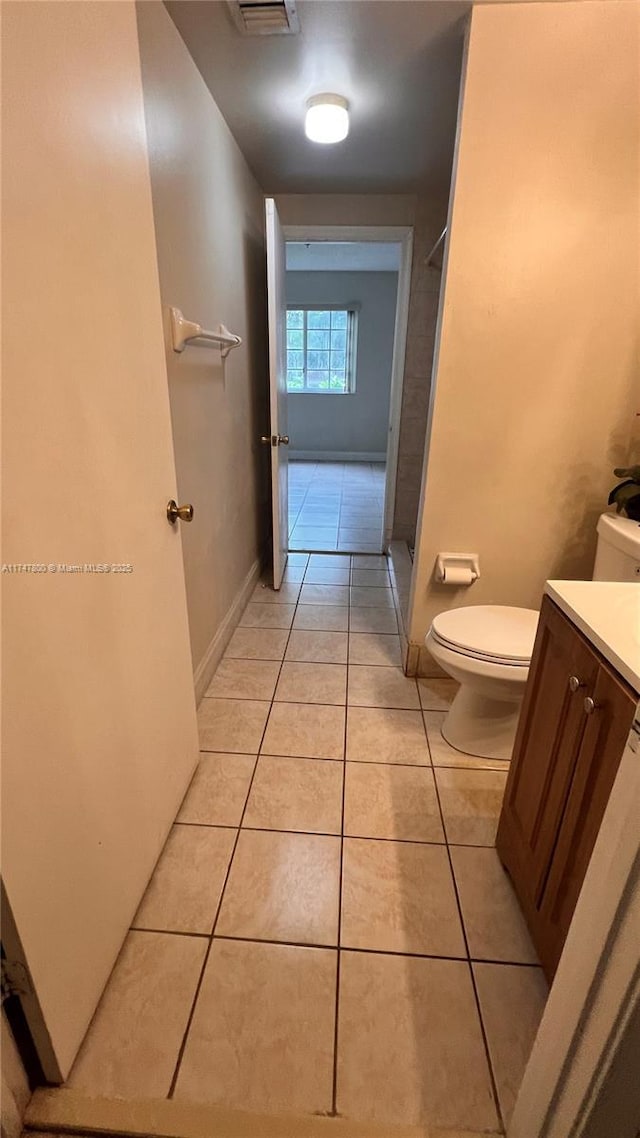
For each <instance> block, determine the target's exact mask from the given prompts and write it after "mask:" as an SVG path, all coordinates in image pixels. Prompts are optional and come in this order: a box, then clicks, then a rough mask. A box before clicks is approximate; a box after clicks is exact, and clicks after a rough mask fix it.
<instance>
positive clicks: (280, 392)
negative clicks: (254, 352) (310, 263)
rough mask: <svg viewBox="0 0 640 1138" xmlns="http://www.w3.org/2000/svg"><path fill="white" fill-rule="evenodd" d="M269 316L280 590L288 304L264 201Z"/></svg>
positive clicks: (271, 215)
mask: <svg viewBox="0 0 640 1138" xmlns="http://www.w3.org/2000/svg"><path fill="white" fill-rule="evenodd" d="M265 208H266V222H267V294H268V314H269V403H270V412H271V509H272V514H273V587H274V589H279V588H280V585H281V584H282V574H283V573H284V568H285V565H286V563H287V555H288V551H289V479H288V465H289V458H288V454H287V446H288V445H289V436H288V434H287V302H286V297H285V271H286V259H285V247H284V236H283V233H282V227H281V225H280V219H279V217H278V211H277V209H276V203H275V202H274V200H273V198H267V199H266V202H265Z"/></svg>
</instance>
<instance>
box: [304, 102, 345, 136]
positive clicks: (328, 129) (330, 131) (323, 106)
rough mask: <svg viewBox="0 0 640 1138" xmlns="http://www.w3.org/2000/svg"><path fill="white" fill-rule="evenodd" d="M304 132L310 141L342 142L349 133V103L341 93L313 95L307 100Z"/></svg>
mask: <svg viewBox="0 0 640 1138" xmlns="http://www.w3.org/2000/svg"><path fill="white" fill-rule="evenodd" d="M304 132H305V134H306V136H307V138H309V139H311V141H312V142H322V143H325V144H326V143H331V142H342V140H343V139H344V138H346V137H347V135H348V133H349V104H348V102H347V100H346V99H343V98H342V96H341V95H314V96H313V98H311V99H308V100H307V114H306V117H305V120H304Z"/></svg>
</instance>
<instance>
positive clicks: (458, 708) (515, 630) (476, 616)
mask: <svg viewBox="0 0 640 1138" xmlns="http://www.w3.org/2000/svg"><path fill="white" fill-rule="evenodd" d="M538 615H539V614H538V612H537V611H536V609H521V608H511V607H509V606H508V605H474V606H472V607H470V608H458V609H449V611H448V612H441V613H440V614H439V615H438V616H436V617H434V620H433V623H432V625H431V628H430V629H429V632H428V635H427V639H426V645H427V648H428V649H429V651H430V653H431V655H432V656H433V658H434V660H435V661H436V663H438V664H439V665H440V667H441V668H443V669H444V671H445V672H447V673H448V674H449V675H450V676H452V677H453V679H454V680H457V681H458V683H459V684H460V690H459V691H458V693H457V695H456V696H455V699H454V701H453V703H452V704H451V708H450V710H449V713H448V715H447V717H446V719H445V721H444V723H443V724H442V734H443V736H444V738H445V739H446V740H447V742H448V743H451V746H452V747H455V748H456V749H457V750H458V751H466V752H467V754H471V755H481V756H482V757H483V758H485V759H510V758H511V752H512V750H513V742H514V739H515V734H516V727H517V725H518V715H519V712H520V704H521V703H522V696H523V694H524V686H525V684H526V682H527V676H528V675H529V664H530V663H531V653H532V652H533V642H534V640H535V636H536V628H537V625H538Z"/></svg>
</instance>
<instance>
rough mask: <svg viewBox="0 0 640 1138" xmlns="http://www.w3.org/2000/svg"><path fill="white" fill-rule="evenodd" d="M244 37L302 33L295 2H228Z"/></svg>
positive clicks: (240, 0) (278, 0) (251, 0)
mask: <svg viewBox="0 0 640 1138" xmlns="http://www.w3.org/2000/svg"><path fill="white" fill-rule="evenodd" d="M227 2H228V4H229V9H230V11H231V15H232V16H233V22H234V23H235V25H236V27H237V29H238V31H239V32H241V33H242V35H243V36H287V35H291V34H292V33H295V32H299V31H300V24H299V22H298V13H297V12H296V5H295V0H227Z"/></svg>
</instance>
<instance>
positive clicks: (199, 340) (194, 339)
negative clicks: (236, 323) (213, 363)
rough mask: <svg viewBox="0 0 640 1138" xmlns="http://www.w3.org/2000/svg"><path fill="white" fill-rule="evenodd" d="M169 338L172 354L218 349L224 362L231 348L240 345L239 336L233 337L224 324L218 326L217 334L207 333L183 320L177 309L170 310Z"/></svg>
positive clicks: (196, 325)
mask: <svg viewBox="0 0 640 1138" xmlns="http://www.w3.org/2000/svg"><path fill="white" fill-rule="evenodd" d="M169 312H170V313H171V338H172V341H173V350H174V352H182V351H184V349H185V348H186V347H191V346H193V347H195V348H209V347H215V348H220V355H221V356H222V358H223V360H226V358H227V356H228V355H229V352H230V351H231V349H232V348H237V347H238V345H239V344H241V343H242V340H241V339H240V336H234V334H233V332H230V331H229V329H228V328H225V326H224V324H220V326H219V327H218V331H217V332H209V331H207V329H206V328H203V327H202V325H201V324H195V323H194V322H193V320H185V318H184V316H183V315H182V313H181V311H180V309H179V308H170V309H169Z"/></svg>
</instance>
